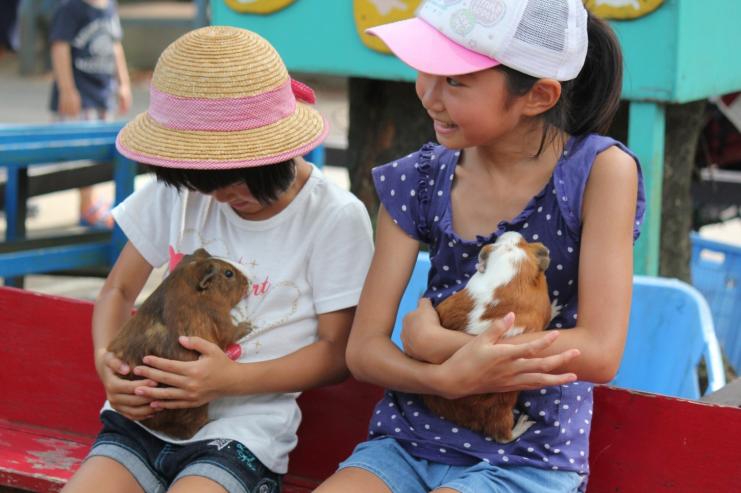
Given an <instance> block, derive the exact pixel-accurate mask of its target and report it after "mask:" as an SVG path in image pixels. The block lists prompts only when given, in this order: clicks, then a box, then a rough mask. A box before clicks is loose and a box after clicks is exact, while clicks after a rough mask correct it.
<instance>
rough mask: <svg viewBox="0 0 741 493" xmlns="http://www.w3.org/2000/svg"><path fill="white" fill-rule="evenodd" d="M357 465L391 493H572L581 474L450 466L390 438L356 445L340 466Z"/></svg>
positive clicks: (491, 466) (529, 469) (482, 463)
mask: <svg viewBox="0 0 741 493" xmlns="http://www.w3.org/2000/svg"><path fill="white" fill-rule="evenodd" d="M346 467H359V468H361V469H365V470H366V471H368V472H371V473H373V474H374V475H376V476H378V477H379V478H380V479H381V480H382V481H383V482H384V483H386V486H388V487H389V489H390V490H391V491H392V492H393V493H427V492H429V491H432V490H434V489H436V488H451V489H454V490H456V491H459V492H460V493H546V492H547V493H566V492H568V493H573V492H576V491H577V490H578V488H579V486H580V485H581V483H582V481H583V478H584V477H583V476H581V475H579V474H578V473H575V472H569V471H553V470H547V469H538V468H537V467H498V466H494V465H491V464H488V463H486V462H483V461H482V462H479V463H477V464H474V465H472V466H449V465H446V464H439V463H436V462H430V461H427V460H425V459H418V458H416V457H413V456H412V455H410V454H409V453H407V451H406V450H404V449H403V448H402V447H401V445H399V443H398V442H397V441H396V440H394V439H393V438H390V437H386V438H377V439H375V440H370V441H367V442H363V443H361V444H360V445H358V446H357V447H356V448H355V450H354V451H353V453H352V455H351V456H350V457H349V458H348V459H347V460H346V461H344V462H342V463H341V464H340V466H339V469H344V468H346Z"/></svg>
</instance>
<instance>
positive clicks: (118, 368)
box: [92, 243, 156, 420]
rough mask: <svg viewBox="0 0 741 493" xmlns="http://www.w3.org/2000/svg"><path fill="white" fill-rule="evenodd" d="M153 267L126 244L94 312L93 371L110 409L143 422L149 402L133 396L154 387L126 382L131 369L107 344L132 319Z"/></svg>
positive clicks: (140, 381) (148, 410) (147, 413)
mask: <svg viewBox="0 0 741 493" xmlns="http://www.w3.org/2000/svg"><path fill="white" fill-rule="evenodd" d="M151 272H152V266H151V265H149V263H148V262H147V261H146V260H144V257H142V256H141V254H140V253H139V252H138V251H137V250H136V248H134V247H133V246H132V245H131V243H126V245H125V246H124V248H123V250H122V251H121V255H120V256H119V257H118V260H117V261H116V263H115V265H114V266H113V269H111V272H110V274H108V277H107V278H106V280H105V283H104V284H103V287H102V288H101V290H100V293H99V294H98V298H97V299H96V301H95V308H94V309H93V320H92V331H93V350H94V352H93V354H94V358H95V369H96V370H97V372H98V376H99V377H100V380H101V381H102V382H103V386H104V387H105V390H106V396H107V398H108V400H109V401H110V404H111V406H113V407H114V408H115V409H116V410H118V411H119V412H121V413H122V414H124V415H125V416H127V417H129V418H131V419H137V420H138V419H144V418H146V417H148V416H150V415H151V414H152V409H151V408H150V407H149V400H148V399H143V398H141V397H137V396H136V395H134V389H135V388H136V387H138V386H141V385H156V384H155V383H154V382H152V381H148V380H138V381H129V380H124V379H121V378H119V377H118V376H117V375H116V373H119V374H121V375H126V374H127V373H128V372H129V371H130V368H128V367H127V366H126V365H124V364H123V363H122V362H121V361H120V360H119V359H117V358H116V357H115V356H114V355H113V354H111V353H109V352H108V349H107V347H108V344H109V343H110V342H111V340H112V339H113V337H114V336H115V335H116V333H117V332H118V330H119V329H120V328H121V327H122V326H123V324H124V323H125V322H126V321H127V320H128V319H129V318H130V317H131V310H132V308H133V307H134V302H135V300H136V297H137V296H138V295H139V292H140V291H141V289H142V287H143V286H144V283H146V281H147V278H148V277H149V274H150V273H151Z"/></svg>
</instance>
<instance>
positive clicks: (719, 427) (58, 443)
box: [0, 287, 741, 493]
mask: <svg viewBox="0 0 741 493" xmlns="http://www.w3.org/2000/svg"><path fill="white" fill-rule="evenodd" d="M91 314H92V304H91V303H89V302H84V301H78V300H72V299H67V298H59V297H52V296H46V295H41V294H36V293H32V292H29V291H22V290H17V289H13V288H1V287H0V362H2V364H3V369H2V371H1V372H0V375H2V381H1V389H2V394H1V395H2V398H0V489H2V486H9V487H13V488H20V489H26V490H30V491H58V490H59V489H60V488H61V486H62V485H63V484H64V482H65V481H66V480H67V479H68V478H69V477H70V476H71V475H72V473H73V472H74V471H75V469H76V468H77V467H78V465H79V463H80V460H81V459H82V458H83V457H84V455H85V453H86V452H87V449H88V447H89V445H90V443H91V441H92V439H93V437H94V436H95V434H96V432H97V431H98V426H99V422H98V419H97V417H98V411H99V409H100V406H101V404H102V402H103V398H104V395H103V392H102V388H101V386H100V383H99V381H98V379H97V377H96V374H95V371H94V368H93V363H92V343H91V341H90V318H91ZM380 395H381V390H380V389H378V388H377V387H374V386H372V385H367V384H363V383H359V382H357V381H355V380H352V379H350V380H347V381H346V382H344V383H343V384H340V385H335V386H332V387H326V388H323V389H317V390H313V391H310V392H306V393H304V394H303V395H302V396H301V398H300V399H299V403H300V405H301V409H302V412H303V416H304V418H303V423H302V425H301V428H300V430H299V446H298V447H297V448H296V450H295V451H294V452H293V453H292V454H291V462H290V471H289V474H288V475H287V476H286V478H285V483H284V488H283V491H284V492H287V493H298V492H307V491H311V489H312V488H313V487H314V486H316V485H317V484H318V483H319V482H320V481H321V480H322V478H325V477H327V476H328V475H329V474H331V473H332V472H333V471H334V470H335V467H336V465H337V463H338V462H339V461H340V460H342V459H343V458H345V457H346V456H347V455H348V453H349V452H350V451H351V450H352V448H353V447H354V445H355V444H356V443H357V442H358V441H360V440H362V439H363V438H364V437H365V434H366V427H367V423H368V420H369V418H370V413H371V410H372V407H373V404H374V403H375V402H376V401H377V400H378V399H379V397H380ZM739 444H741V409H738V408H735V407H728V406H719V405H708V404H701V403H696V402H688V401H682V400H677V399H671V398H666V397H661V396H657V395H652V394H642V393H636V392H629V391H625V390H620V389H616V388H610V387H598V388H597V389H596V390H595V411H594V420H593V429H592V438H591V457H590V463H591V467H592V476H591V479H590V484H589V493H602V492H604V493H607V492H621V493H628V492H641V493H644V492H662V491H667V492H669V491H671V492H692V493H695V492H713V493H715V492H736V491H741V453H740V451H741V446H740V445H739Z"/></svg>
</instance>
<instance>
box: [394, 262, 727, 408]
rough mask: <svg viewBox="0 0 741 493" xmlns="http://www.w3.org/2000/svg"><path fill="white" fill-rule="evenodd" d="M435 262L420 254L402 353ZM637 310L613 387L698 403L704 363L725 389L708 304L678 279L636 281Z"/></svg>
mask: <svg viewBox="0 0 741 493" xmlns="http://www.w3.org/2000/svg"><path fill="white" fill-rule="evenodd" d="M429 270H430V257H429V256H428V255H427V253H424V252H423V253H420V254H419V256H418V257H417V263H416V264H415V266H414V270H413V271H412V276H411V278H410V279H409V284H408V285H407V288H406V290H405V291H404V295H403V296H402V298H401V302H400V304H399V311H398V314H397V316H396V323H395V325H394V331H393V333H392V336H391V339H392V340H393V341H394V343H396V345H397V346H399V347H402V344H401V339H400V337H399V334H400V332H401V321H402V319H403V318H404V315H406V314H407V313H408V312H410V311H412V310H414V309H415V308H416V307H417V302H418V300H419V297H420V296H421V295H422V293H424V291H425V288H426V286H427V274H428V272H429ZM633 279H634V280H633V305H632V310H631V316H630V326H629V327H630V328H629V332H628V340H627V342H626V346H625V352H624V354H623V361H622V363H621V366H620V369H619V371H618V374H617V376H616V377H615V379H614V380H613V381H612V384H613V385H616V386H619V387H625V388H630V389H634V390H642V391H646V392H654V393H660V394H667V395H672V396H676V397H684V398H689V399H698V398H699V397H700V388H699V381H698V377H697V365H698V363H699V362H700V358H701V357H704V358H705V362H706V366H707V375H708V388H707V390H706V392H710V391H714V390H717V389H719V388H721V387H722V386H723V385H725V375H724V373H723V364H722V361H721V357H720V349H719V347H718V341H717V339H716V337H715V331H714V330H713V320H712V318H711V316H710V311H709V309H708V305H707V302H706V301H705V299H704V298H703V297H702V295H701V294H700V293H699V292H698V291H697V290H696V289H694V288H693V287H692V286H690V285H688V284H686V283H684V282H681V281H678V280H676V279H664V278H655V277H644V276H635V277H634V278H633Z"/></svg>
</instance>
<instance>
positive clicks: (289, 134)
mask: <svg viewBox="0 0 741 493" xmlns="http://www.w3.org/2000/svg"><path fill="white" fill-rule="evenodd" d="M313 103H314V93H313V91H312V90H311V89H310V88H309V87H308V86H306V85H304V84H301V83H300V82H297V81H294V80H292V79H291V78H290V77H289V75H288V72H287V70H286V67H285V65H284V64H283V61H282V60H281V58H280V56H279V55H278V53H277V52H276V51H275V49H274V48H273V47H272V46H271V45H270V44H269V43H268V42H267V41H266V40H264V39H263V38H261V37H260V36H258V35H257V34H255V33H253V32H250V31H247V30H244V29H238V28H233V27H219V26H212V27H204V28H202V29H197V30H195V31H191V32H189V33H187V34H185V35H183V36H181V37H180V38H179V39H177V40H176V41H175V42H173V43H172V44H171V45H170V46H168V47H167V48H166V49H165V51H164V52H163V53H162V55H161V56H160V58H159V60H158V61H157V65H156V67H155V69H154V74H153V77H152V83H151V87H150V100H149V110H148V111H147V112H145V113H142V114H140V115H138V116H137V117H136V118H135V119H134V120H132V121H131V122H129V123H128V124H127V125H126V126H125V127H124V128H123V129H122V130H121V132H120V133H119V134H118V138H117V139H116V147H117V149H118V150H119V152H121V154H123V155H124V156H126V157H128V158H130V159H132V160H135V161H139V162H142V163H146V164H151V165H155V166H163V167H169V168H187V169H229V168H244V167H250V166H260V165H264V164H272V163H277V162H281V161H285V160H287V159H290V158H293V157H296V156H300V155H303V154H306V153H307V152H309V151H310V150H312V149H313V148H315V147H317V146H318V145H319V144H320V143H321V142H322V141H323V140H324V138H325V137H326V135H327V131H328V128H327V123H326V121H325V120H324V118H322V116H321V115H320V114H319V113H318V112H317V111H316V110H315V109H313V108H312V107H311V106H309V105H310V104H313Z"/></svg>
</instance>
